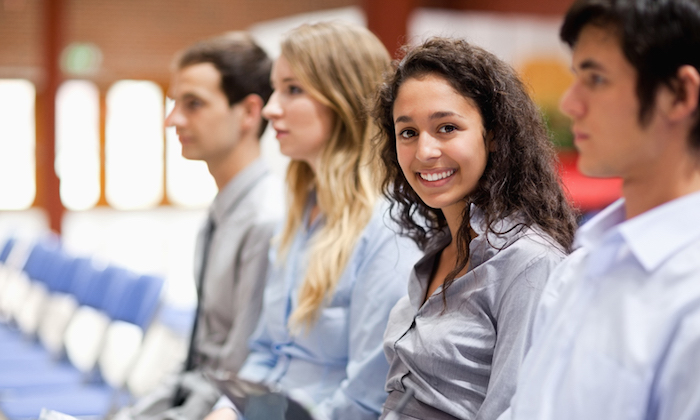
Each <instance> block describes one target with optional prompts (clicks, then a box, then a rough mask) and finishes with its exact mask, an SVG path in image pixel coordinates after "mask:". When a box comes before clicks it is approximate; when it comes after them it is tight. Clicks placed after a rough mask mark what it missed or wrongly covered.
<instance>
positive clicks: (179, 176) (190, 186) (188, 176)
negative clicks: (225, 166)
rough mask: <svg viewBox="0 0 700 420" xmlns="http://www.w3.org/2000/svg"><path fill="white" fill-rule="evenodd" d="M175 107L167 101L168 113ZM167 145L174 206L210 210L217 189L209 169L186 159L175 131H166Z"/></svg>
mask: <svg viewBox="0 0 700 420" xmlns="http://www.w3.org/2000/svg"><path fill="white" fill-rule="evenodd" d="M173 106H174V101H173V100H172V99H169V98H168V99H166V102H165V108H166V110H167V113H169V112H170V111H171V110H172V109H173ZM165 145H166V147H165V151H166V158H165V162H166V163H165V168H166V169H165V170H166V174H167V175H166V177H165V187H166V191H167V192H168V199H169V200H170V202H171V203H173V204H175V205H179V206H183V207H194V208H197V207H199V208H202V207H206V206H208V205H209V203H211V201H212V200H213V199H214V196H215V195H216V192H217V189H216V183H215V182H214V178H212V176H211V174H209V170H208V169H207V165H206V164H205V163H204V162H202V161H197V160H188V159H185V158H183V157H182V145H181V144H180V141H179V140H178V138H177V134H175V127H167V128H166V129H165Z"/></svg>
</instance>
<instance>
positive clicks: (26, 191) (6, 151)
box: [0, 79, 36, 210]
mask: <svg viewBox="0 0 700 420" xmlns="http://www.w3.org/2000/svg"><path fill="white" fill-rule="evenodd" d="M35 98H36V91H35V89H34V85H33V84H32V83H31V82H29V81H27V80H20V79H5V80H0V127H2V130H0V210H23V209H27V208H29V207H30V206H31V205H32V203H33V202H34V196H35V194H36V175H35V167H36V160H35V152H34V150H35V147H36V132H35V128H34V127H35V118H34V112H35V111H34V108H35Z"/></svg>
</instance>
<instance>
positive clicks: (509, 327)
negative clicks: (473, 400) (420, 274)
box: [475, 252, 562, 420]
mask: <svg viewBox="0 0 700 420" xmlns="http://www.w3.org/2000/svg"><path fill="white" fill-rule="evenodd" d="M561 258H562V256H561V255H559V254H558V253H554V252H549V253H547V254H545V255H542V256H540V257H538V258H536V259H534V260H532V262H530V264H529V265H528V266H527V267H526V268H525V269H524V270H523V271H522V272H520V273H518V274H517V275H515V276H513V277H512V280H511V281H510V282H509V284H505V285H504V286H505V287H504V289H503V293H502V297H501V299H500V303H499V304H498V307H497V312H496V314H495V315H496V320H495V321H496V331H497V332H496V346H495V349H494V354H493V361H492V367H491V375H490V378H489V385H488V388H487V391H486V398H485V399H484V402H483V404H482V405H481V407H480V408H479V411H478V412H477V415H476V417H475V420H481V419H495V418H497V417H498V416H499V415H501V414H503V412H504V411H506V409H507V408H508V407H509V406H510V400H511V398H512V396H513V394H514V393H515V387H516V383H517V379H518V371H519V369H520V364H521V363H522V361H523V359H524V357H525V353H526V352H527V350H528V349H529V347H530V337H531V329H532V324H533V321H534V319H535V313H536V310H537V303H538V301H539V298H540V294H541V293H542V289H543V288H544V285H545V283H546V281H547V278H548V276H549V274H550V273H551V272H552V270H553V269H554V268H555V267H556V265H557V264H558V263H559V262H560V261H561Z"/></svg>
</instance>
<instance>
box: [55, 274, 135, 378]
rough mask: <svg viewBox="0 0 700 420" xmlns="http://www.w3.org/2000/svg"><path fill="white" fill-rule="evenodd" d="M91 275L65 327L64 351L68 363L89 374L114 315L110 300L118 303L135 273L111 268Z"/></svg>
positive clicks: (94, 364)
mask: <svg viewBox="0 0 700 420" xmlns="http://www.w3.org/2000/svg"><path fill="white" fill-rule="evenodd" d="M97 273H98V274H97V275H95V274H94V273H93V275H92V276H90V281H89V282H88V283H89V284H87V286H86V287H83V288H81V290H82V291H83V292H85V293H84V295H83V296H82V301H81V297H80V296H79V297H78V301H79V302H80V303H81V304H82V306H81V307H80V308H78V310H77V311H76V313H75V315H74V316H73V318H72V319H71V321H70V324H69V325H68V327H67V328H66V334H65V348H66V354H67V355H68V359H69V360H70V361H71V363H72V364H73V365H74V366H75V367H77V368H78V369H79V370H81V371H82V372H84V373H89V372H91V371H92V370H93V369H94V368H95V366H96V364H97V360H98V358H99V356H100V352H101V351H102V348H103V343H104V338H105V334H106V332H107V328H108V327H109V325H110V322H111V321H112V319H111V317H112V316H113V315H114V314H115V310H114V308H113V304H112V302H113V301H116V302H120V301H122V300H123V299H124V296H125V293H126V292H127V290H128V284H129V282H130V281H133V277H134V276H135V274H134V273H132V272H130V271H129V270H126V269H124V268H120V267H115V266H110V267H107V268H106V269H104V270H101V271H97Z"/></svg>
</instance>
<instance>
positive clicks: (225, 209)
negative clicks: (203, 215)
mask: <svg viewBox="0 0 700 420" xmlns="http://www.w3.org/2000/svg"><path fill="white" fill-rule="evenodd" d="M267 172H268V169H267V165H266V164H265V161H264V160H263V159H262V158H258V159H256V160H255V161H253V163H251V164H250V165H248V166H246V167H245V168H244V169H243V170H242V171H241V172H239V173H238V174H237V175H236V176H234V177H233V178H232V179H231V180H230V181H229V182H228V184H226V186H225V187H224V188H223V189H222V190H221V191H219V193H218V194H217V195H216V198H214V202H213V203H212V204H211V207H210V214H211V217H212V218H213V219H214V223H215V224H216V226H220V225H221V222H222V221H223V220H224V219H225V218H226V215H227V214H229V213H230V212H231V211H233V209H234V207H235V204H236V203H237V202H239V201H240V199H241V198H242V197H243V196H244V195H245V194H246V193H247V192H249V190H250V188H249V186H250V185H251V184H253V183H254V182H256V181H257V180H258V179H259V178H260V177H262V176H264V175H265V174H266V173H267Z"/></svg>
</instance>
